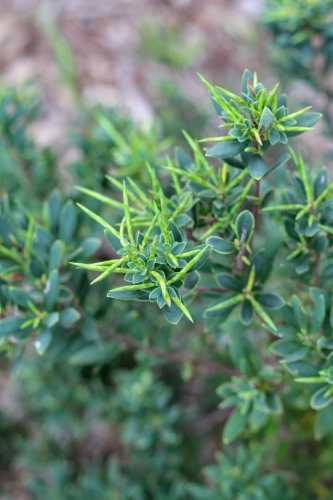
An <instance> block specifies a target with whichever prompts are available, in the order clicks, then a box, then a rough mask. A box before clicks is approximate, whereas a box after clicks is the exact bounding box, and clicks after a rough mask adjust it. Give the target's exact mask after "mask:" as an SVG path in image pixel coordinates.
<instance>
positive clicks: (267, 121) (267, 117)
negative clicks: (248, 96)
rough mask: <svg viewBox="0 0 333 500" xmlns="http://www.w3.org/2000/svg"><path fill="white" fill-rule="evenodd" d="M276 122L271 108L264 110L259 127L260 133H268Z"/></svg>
mask: <svg viewBox="0 0 333 500" xmlns="http://www.w3.org/2000/svg"><path fill="white" fill-rule="evenodd" d="M274 121H275V116H274V115H273V113H272V111H271V110H270V109H269V108H264V109H263V112H262V114H261V117H260V121H259V125H258V130H259V133H260V134H262V133H263V132H267V130H268V129H269V128H270V126H271V125H272V123H273V122H274Z"/></svg>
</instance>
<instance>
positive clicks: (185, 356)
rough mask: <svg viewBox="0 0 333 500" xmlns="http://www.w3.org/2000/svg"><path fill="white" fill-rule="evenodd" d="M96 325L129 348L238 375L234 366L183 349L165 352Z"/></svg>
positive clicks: (170, 360)
mask: <svg viewBox="0 0 333 500" xmlns="http://www.w3.org/2000/svg"><path fill="white" fill-rule="evenodd" d="M98 327H99V328H100V330H102V331H103V332H104V334H105V336H106V338H108V339H110V340H113V341H115V342H118V343H120V344H123V345H126V346H127V347H128V348H129V349H134V350H141V351H144V352H146V353H147V354H149V355H150V356H155V357H157V358H161V359H164V360H165V361H169V362H171V363H192V364H193V365H194V366H196V367H198V368H203V369H206V370H207V371H209V372H214V373H224V374H225V375H229V376H231V375H239V372H238V370H235V368H232V367H231V366H227V365H223V364H222V363H217V362H215V361H209V360H206V359H200V358H195V357H194V356H192V354H190V353H188V352H185V351H178V352H167V351H163V350H162V349H158V348H157V347H153V346H145V345H143V344H142V343H141V342H139V341H138V340H134V339H131V338H130V337H128V336H127V335H122V334H119V333H113V332H110V330H109V329H108V328H107V327H106V326H104V325H103V324H101V323H99V324H98Z"/></svg>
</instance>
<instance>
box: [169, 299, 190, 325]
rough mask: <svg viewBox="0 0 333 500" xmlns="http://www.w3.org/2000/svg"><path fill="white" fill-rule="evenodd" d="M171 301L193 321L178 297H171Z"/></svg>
mask: <svg viewBox="0 0 333 500" xmlns="http://www.w3.org/2000/svg"><path fill="white" fill-rule="evenodd" d="M172 301H173V302H174V303H175V304H176V305H177V306H178V307H179V309H180V310H181V311H182V312H183V313H184V314H185V316H186V317H187V318H188V319H189V320H190V321H191V322H192V323H193V319H192V316H191V315H190V313H189V311H188V310H187V308H186V307H185V306H184V304H183V303H182V301H181V300H180V299H178V297H172Z"/></svg>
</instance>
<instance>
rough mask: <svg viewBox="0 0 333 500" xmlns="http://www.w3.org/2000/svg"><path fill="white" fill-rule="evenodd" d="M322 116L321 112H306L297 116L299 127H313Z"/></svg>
mask: <svg viewBox="0 0 333 500" xmlns="http://www.w3.org/2000/svg"><path fill="white" fill-rule="evenodd" d="M322 116H323V115H322V114H321V113H304V115H302V116H299V117H298V118H297V120H296V121H297V127H313V125H315V124H316V123H317V121H318V120H320V118H321V117H322Z"/></svg>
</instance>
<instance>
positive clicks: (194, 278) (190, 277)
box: [184, 271, 200, 290]
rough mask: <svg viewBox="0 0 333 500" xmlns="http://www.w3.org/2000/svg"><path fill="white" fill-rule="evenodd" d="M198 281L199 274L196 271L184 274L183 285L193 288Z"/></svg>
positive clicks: (189, 288)
mask: <svg viewBox="0 0 333 500" xmlns="http://www.w3.org/2000/svg"><path fill="white" fill-rule="evenodd" d="M199 281H200V274H199V273H198V272H197V271H193V272H191V273H187V274H185V278H184V287H185V288H187V289H188V290H193V288H195V287H196V286H197V284H198V283H199Z"/></svg>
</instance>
